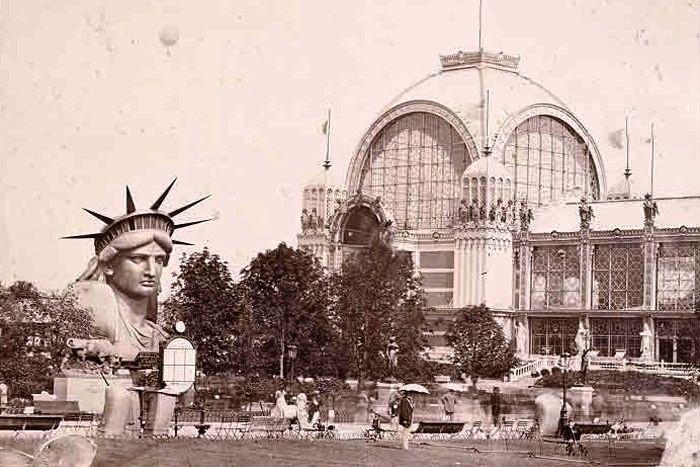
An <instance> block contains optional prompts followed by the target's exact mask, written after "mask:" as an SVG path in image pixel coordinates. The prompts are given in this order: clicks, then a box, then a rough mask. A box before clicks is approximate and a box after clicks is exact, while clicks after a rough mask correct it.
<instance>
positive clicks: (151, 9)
mask: <svg viewBox="0 0 700 467" xmlns="http://www.w3.org/2000/svg"><path fill="white" fill-rule="evenodd" d="M478 3H479V2H478V0H459V1H457V0H454V1H449V0H443V1H440V2H435V1H406V0H396V1H376V0H375V1H366V2H361V1H350V2H349V1H342V2H341V1H326V2H320V1H311V0H308V1H290V0H284V1H278V2H272V1H261V0H254V1H200V2H192V1H184V0H183V1H180V2H175V1H145V0H138V1H137V0H125V1H119V2H115V1H94V0H85V1H82V2H81V1H70V0H64V1H60V2H57V1H55V0H45V1H39V0H0V281H2V282H4V283H9V282H12V281H14V280H17V279H22V280H30V281H33V282H35V283H37V284H38V285H39V286H40V287H42V288H62V287H64V286H65V285H66V284H67V283H68V282H70V281H72V280H73V279H74V278H75V277H76V276H77V275H78V274H79V273H80V272H81V271H82V270H83V268H84V267H85V265H86V264H87V261H88V260H89V258H90V257H91V255H92V254H93V250H92V244H91V241H89V240H82V241H81V240H59V237H61V236H64V235H71V234H79V233H89V232H95V231H97V230H99V228H100V227H101V223H100V222H99V221H97V220H96V219H93V218H91V217H90V216H89V215H87V214H86V213H85V212H83V211H81V208H82V207H87V208H90V209H93V210H96V211H98V212H101V213H104V214H107V215H111V216H117V215H120V214H123V213H124V210H125V205H124V204H125V203H124V185H126V184H128V185H129V186H130V188H131V191H132V193H133V195H134V198H135V201H136V204H137V207H138V206H143V207H147V206H148V205H150V203H151V202H152V201H153V200H154V199H155V198H156V197H157V196H158V194H159V193H160V192H161V191H162V190H163V189H164V188H165V187H166V186H167V184H168V183H169V182H170V181H171V180H172V179H173V178H174V177H175V176H177V177H178V182H177V184H176V186H175V187H174V189H173V191H172V193H171V196H170V197H169V198H168V200H167V201H166V203H165V204H164V208H165V209H169V208H170V209H174V208H176V207H179V206H180V205H182V204H186V203H187V202H189V201H192V200H194V199H196V198H197V197H200V196H203V195H205V194H212V195H213V196H212V197H211V198H210V199H208V200H207V201H205V202H204V203H202V204H201V205H199V206H197V207H195V208H193V209H191V210H190V211H188V212H187V213H183V214H182V215H180V216H179V217H178V220H179V221H188V220H196V219H200V218H206V217H211V216H216V217H218V220H216V221H215V222H210V223H207V224H202V225H198V226H195V227H191V228H189V229H184V230H183V231H178V232H177V234H176V238H179V239H182V240H185V241H190V242H193V243H196V245H197V246H196V247H176V251H175V254H176V256H179V254H180V253H181V252H191V251H194V249H193V248H197V249H199V248H201V247H203V246H205V245H207V246H209V247H210V249H212V250H213V251H214V252H217V253H219V254H221V255H222V256H223V257H224V258H225V259H227V260H228V261H229V262H230V265H231V269H232V271H233V272H234V273H236V272H237V271H238V270H240V269H241V268H242V267H244V266H245V265H246V264H247V263H248V261H249V260H250V259H251V258H252V257H253V256H254V255H255V254H256V253H257V252H259V251H262V250H265V249H267V248H274V247H275V246H276V245H277V243H279V242H280V241H285V242H287V243H292V244H295V243H296V240H295V236H296V233H297V231H298V223H299V214H300V209H301V207H300V206H301V189H302V186H303V184H304V182H305V181H306V180H307V179H309V178H311V177H312V176H313V175H314V174H315V173H316V172H318V171H319V170H320V167H321V166H320V163H321V161H322V159H323V157H324V152H325V139H324V137H323V136H322V135H321V134H320V132H319V127H320V125H321V124H322V122H323V120H324V118H325V112H326V108H327V107H328V106H331V107H332V109H333V110H332V112H333V114H332V115H333V116H332V137H331V153H332V158H333V160H334V170H335V171H336V172H340V178H343V177H344V174H345V170H346V167H347V162H348V161H349V158H350V156H351V154H352V152H353V151H354V150H355V146H356V145H357V143H358V141H359V139H360V138H361V136H362V134H363V133H364V132H365V131H366V129H367V127H368V126H369V125H370V124H371V122H372V120H373V119H374V118H375V117H376V116H377V115H378V113H379V112H380V111H381V110H382V108H383V107H384V106H385V104H386V103H388V102H389V101H390V100H391V99H392V98H393V97H394V96H395V95H397V94H398V93H399V92H400V91H401V90H403V89H404V88H406V87H407V86H408V85H410V84H411V83H413V82H415V81H417V80H418V79H420V78H422V77H424V76H426V75H427V74H429V73H432V72H434V71H436V70H437V69H438V67H439V60H438V55H439V54H446V53H452V52H455V51H457V50H459V49H463V50H473V49H475V48H476V47H477V37H478V35H477V29H478V28H477V19H478ZM484 4H485V10H484V45H485V48H486V49H488V50H492V51H503V52H505V53H507V54H519V55H520V56H521V57H522V60H521V64H520V71H521V73H522V74H523V75H525V76H528V77H530V78H532V79H534V80H536V81H538V82H539V83H541V84H542V85H544V86H545V87H547V88H548V89H549V90H550V91H552V92H553V93H554V94H555V95H557V96H558V97H559V98H561V99H562V100H563V101H564V102H565V103H566V104H567V105H568V106H569V107H570V108H571V109H572V110H573V111H574V113H575V114H576V115H577V116H578V117H579V119H580V120H581V121H582V122H583V124H584V125H586V126H587V127H588V128H589V129H590V130H591V133H592V135H593V137H594V139H595V140H596V142H597V144H598V146H599V148H600V150H601V153H602V156H603V159H604V163H605V168H606V171H607V172H608V181H609V183H612V182H614V180H615V179H616V178H618V176H619V174H620V173H621V171H622V168H623V163H624V150H623V149H622V147H621V146H620V144H619V141H620V139H619V132H618V130H619V129H621V128H622V127H623V126H624V117H625V114H626V113H628V114H629V115H630V119H631V120H630V127H631V133H632V142H633V143H632V171H633V173H634V175H635V176H636V177H637V179H638V185H640V190H646V187H647V184H648V183H647V180H648V173H649V172H648V171H649V149H648V145H645V144H644V143H643V141H644V140H645V139H646V138H647V137H648V125H649V123H650V121H651V120H653V121H654V122H655V125H656V135H657V148H658V152H659V158H658V159H657V172H656V181H657V182H656V183H657V184H656V192H657V193H659V194H684V193H700V188H699V187H698V186H697V169H698V167H699V166H700V109H699V105H700V104H699V103H700V59H699V58H698V57H700V5H699V3H698V1H697V0H658V1H652V0H626V1H623V0H617V1H612V0H610V1H606V0H568V1H566V0H533V1H511V0H484ZM166 26H171V27H173V28H176V29H177V31H178V32H179V39H178V41H177V43H176V44H174V45H173V46H172V47H170V49H169V53H168V50H166V47H165V46H164V45H163V44H162V43H161V41H160V40H159V33H160V31H161V30H162V29H163V28H164V27H166ZM616 132H618V133H616ZM616 135H617V136H616ZM176 262H177V261H173V262H172V263H173V264H174V263H176ZM167 283H168V281H166V287H167Z"/></svg>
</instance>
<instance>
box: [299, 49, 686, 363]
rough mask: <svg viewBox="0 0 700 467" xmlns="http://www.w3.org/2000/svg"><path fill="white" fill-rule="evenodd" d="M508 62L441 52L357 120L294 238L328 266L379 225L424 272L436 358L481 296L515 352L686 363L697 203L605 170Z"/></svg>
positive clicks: (570, 124) (586, 139)
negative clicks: (649, 190)
mask: <svg viewBox="0 0 700 467" xmlns="http://www.w3.org/2000/svg"><path fill="white" fill-rule="evenodd" d="M519 60H520V59H519V58H518V57H512V56H508V55H504V54H491V53H487V52H483V51H480V52H473V53H465V52H459V53H456V54H453V55H447V56H441V57H440V64H441V67H440V70H439V71H438V72H436V73H434V74H432V75H431V76H430V77H428V78H427V79H424V80H422V81H420V82H419V83H417V84H415V85H414V86H412V87H410V88H409V89H407V90H405V91H404V92H402V93H401V94H400V95H399V96H398V97H396V98H395V99H394V100H393V101H392V103H391V105H390V106H389V107H387V108H386V109H385V111H383V112H382V113H381V115H379V116H378V118H376V119H375V120H374V122H373V123H372V124H371V125H370V126H369V128H367V130H366V132H365V134H364V136H363V137H362V139H361V140H360V141H359V144H358V145H357V149H356V150H355V152H354V154H353V155H352V158H351V161H350V164H349V167H348V168H347V174H346V176H345V181H344V183H334V181H333V178H332V174H331V173H330V170H329V167H328V164H326V165H327V166H326V168H325V169H324V170H323V172H321V173H320V174H319V175H318V176H317V177H315V178H314V179H312V180H311V181H310V182H309V183H308V184H307V185H306V186H305V187H304V192H303V206H302V226H301V227H302V229H301V233H300V234H299V236H298V242H299V246H300V247H302V248H306V249H308V250H309V251H311V252H313V253H314V254H315V255H316V256H317V257H318V258H319V259H320V260H321V262H322V263H323V264H324V265H326V266H327V267H329V268H331V269H333V268H338V267H340V264H341V262H342V257H343V255H344V254H347V252H350V251H352V250H353V249H354V248H358V247H361V246H363V245H367V244H368V242H369V241H371V239H372V238H373V237H374V236H375V235H376V233H377V232H380V231H381V232H386V233H387V234H388V238H390V241H391V243H392V245H393V246H394V247H395V248H397V249H399V250H403V251H406V252H410V253H411V254H412V256H413V260H414V262H415V265H416V268H417V270H418V271H419V272H420V274H421V275H422V282H423V286H424V288H425V291H426V294H425V295H426V300H427V304H428V306H430V307H432V310H431V311H430V312H429V314H428V319H429V321H430V322H431V323H432V329H433V332H431V334H430V335H429V339H428V340H429V343H430V344H431V346H432V350H431V354H432V356H433V357H434V358H441V357H445V356H446V355H448V354H449V351H450V349H449V348H447V347H446V345H445V340H444V331H445V329H446V327H445V326H447V325H449V321H450V319H449V318H451V316H452V314H453V313H454V312H455V310H457V309H460V308H463V307H466V306H470V305H478V304H481V303H485V304H486V305H487V306H488V307H489V308H491V309H492V310H494V312H495V314H496V316H497V319H498V320H499V322H500V323H501V324H502V325H503V329H504V332H505V334H506V336H507V337H508V338H511V339H514V340H515V343H516V346H517V350H518V353H519V355H520V356H521V358H523V359H526V360H535V359H537V358H540V356H543V355H557V354H559V353H561V352H563V351H569V350H573V351H574V352H576V347H577V346H579V347H580V345H581V342H580V341H582V340H583V341H585V342H586V345H587V346H590V347H592V348H593V349H594V350H595V351H596V354H597V355H598V356H600V357H610V358H612V357H613V356H615V355H617V357H624V358H625V359H627V360H628V361H637V362H649V363H651V362H662V361H663V362H664V363H668V364H670V365H673V364H674V363H681V362H689V361H691V360H693V359H694V358H695V354H696V353H697V352H699V351H700V348H699V347H698V345H699V342H698V332H697V324H696V320H695V311H696V310H697V309H698V304H699V303H700V297H699V295H700V196H686V197H674V198H655V197H653V196H651V195H647V194H645V193H635V192H634V189H633V186H632V183H631V178H630V171H629V168H628V169H627V170H625V171H624V172H623V171H620V173H619V174H610V173H608V174H606V172H605V169H604V162H605V154H601V153H600V151H599V149H598V145H597V144H596V141H595V139H594V138H593V136H592V135H591V133H590V132H589V130H588V129H587V127H586V124H585V122H583V121H581V120H580V119H579V118H577V116H576V114H575V113H574V112H573V111H572V109H570V108H568V107H567V106H566V105H564V104H563V102H562V101H561V100H559V99H558V98H557V97H556V96H554V95H553V94H552V93H551V92H549V91H548V90H547V89H546V88H545V87H543V86H542V85H540V84H538V83H536V82H534V81H532V80H530V79H528V78H526V77H524V76H523V75H521V74H520V73H519V71H518V65H519ZM596 105H599V104H596ZM577 341H578V342H577Z"/></svg>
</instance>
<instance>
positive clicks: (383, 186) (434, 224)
mask: <svg viewBox="0 0 700 467" xmlns="http://www.w3.org/2000/svg"><path fill="white" fill-rule="evenodd" d="M368 152H369V154H368V157H366V159H365V165H364V167H363V169H362V175H361V178H360V187H361V188H360V191H361V192H362V193H363V194H365V195H367V196H371V197H375V198H376V197H381V199H382V203H383V204H384V206H386V208H387V210H388V211H390V214H391V215H393V217H394V219H395V220H396V224H397V226H398V227H399V228H402V229H405V228H409V229H415V228H425V229H428V228H440V227H448V226H449V225H451V223H452V219H453V217H454V212H455V210H456V206H457V204H458V203H459V200H460V198H461V197H462V187H461V178H462V173H463V172H464V169H465V167H466V165H467V164H466V162H467V157H468V155H467V148H466V145H465V144H464V141H463V140H462V138H461V137H460V135H459V134H458V133H457V131H455V129H454V128H453V127H452V126H451V125H450V124H449V123H448V122H446V121H444V120H443V119H441V118H440V117H438V116H436V115H433V114H429V113H426V112H414V113H409V114H406V115H403V116H401V117H399V118H397V119H396V120H394V121H392V122H391V123H389V124H388V125H386V126H385V127H384V129H382V131H381V132H380V133H379V134H378V135H377V136H376V137H375V138H374V140H373V141H372V144H371V145H370V148H369V150H368Z"/></svg>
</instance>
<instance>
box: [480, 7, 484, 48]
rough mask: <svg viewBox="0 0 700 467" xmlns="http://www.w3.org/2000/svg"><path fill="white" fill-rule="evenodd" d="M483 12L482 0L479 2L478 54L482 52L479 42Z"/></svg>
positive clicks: (481, 44)
mask: <svg viewBox="0 0 700 467" xmlns="http://www.w3.org/2000/svg"><path fill="white" fill-rule="evenodd" d="M483 11H484V0H479V52H483V51H484V47H483V43H482V41H481V30H482V24H483Z"/></svg>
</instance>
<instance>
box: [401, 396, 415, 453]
mask: <svg viewBox="0 0 700 467" xmlns="http://www.w3.org/2000/svg"><path fill="white" fill-rule="evenodd" d="M399 394H400V396H401V398H400V399H399V410H398V412H399V432H400V433H401V443H402V446H403V449H404V450H406V451H407V450H408V443H409V441H411V424H412V423H413V407H414V404H413V399H411V397H410V396H409V395H408V393H407V392H405V391H399Z"/></svg>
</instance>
